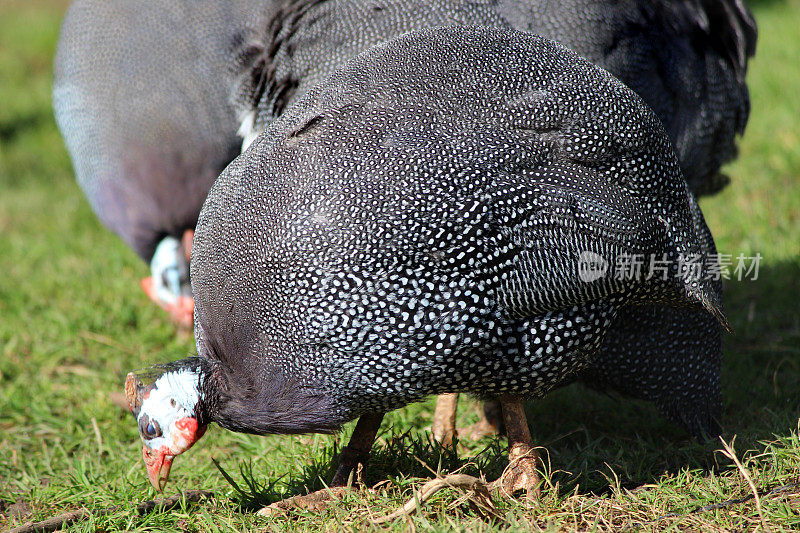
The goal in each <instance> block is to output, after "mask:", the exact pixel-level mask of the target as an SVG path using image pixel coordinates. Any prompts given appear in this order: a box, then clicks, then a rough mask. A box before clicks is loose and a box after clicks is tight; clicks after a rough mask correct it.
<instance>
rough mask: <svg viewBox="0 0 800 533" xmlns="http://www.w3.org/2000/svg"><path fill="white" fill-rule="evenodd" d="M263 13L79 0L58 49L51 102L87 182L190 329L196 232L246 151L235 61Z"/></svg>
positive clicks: (98, 208)
mask: <svg viewBox="0 0 800 533" xmlns="http://www.w3.org/2000/svg"><path fill="white" fill-rule="evenodd" d="M260 4H261V2H257V1H255V0H226V1H224V2H219V1H216V0H168V1H163V0H158V1H154V0H145V1H140V2H133V1H130V0H78V1H76V2H74V3H73V4H72V5H71V6H70V9H69V11H68V13H67V15H66V18H65V19H64V23H63V26H62V30H61V37H60V40H59V43H58V52H57V55H56V61H55V83H54V89H53V105H54V108H55V115H56V120H57V122H58V125H59V128H60V129H61V132H62V135H63V136H64V140H65V141H66V145H67V148H68V149H69V152H70V155H71V157H72V162H73V165H74V167H75V174H76V177H77V180H78V183H79V184H80V186H81V188H82V189H83V191H84V193H85V194H86V197H87V198H88V200H89V203H90V204H91V206H92V209H93V210H94V211H95V213H97V215H98V217H99V218H100V220H101V221H102V222H103V223H104V224H105V225H106V226H108V227H109V228H110V229H111V230H112V231H114V232H115V233H117V234H118V235H119V236H120V237H121V238H122V239H123V240H124V241H125V243H126V244H128V245H129V246H131V247H132V248H133V249H134V250H135V251H136V253H137V254H138V255H139V256H140V257H141V258H142V259H144V260H145V261H148V262H150V264H151V270H152V274H153V275H152V277H151V278H147V279H146V280H144V281H143V287H144V288H145V290H146V291H147V292H148V294H149V295H150V296H151V297H152V298H153V299H154V300H155V301H156V302H158V303H160V304H161V305H162V306H164V307H165V308H167V309H168V310H169V311H170V312H171V313H172V315H173V317H174V318H175V319H176V320H178V321H179V322H182V323H186V324H188V325H189V326H191V323H192V306H193V302H192V300H191V293H190V287H189V281H188V261H187V258H186V255H188V252H189V250H188V248H189V244H190V242H191V240H190V239H191V230H193V229H194V226H195V223H196V221H197V216H198V214H199V213H200V208H201V207H202V205H203V200H205V197H206V194H207V193H208V190H209V188H210V187H211V184H212V183H213V182H214V180H215V179H216V177H217V176H218V175H219V172H220V171H221V170H222V169H223V168H224V167H225V165H227V164H228V162H230V161H231V159H233V158H234V157H235V156H236V155H237V154H238V152H239V149H240V146H241V142H240V141H239V140H237V135H236V131H237V127H238V121H237V119H236V115H235V113H234V111H233V108H232V106H231V104H230V103H229V90H228V85H227V84H226V83H224V76H225V75H226V73H227V72H228V71H229V67H228V63H227V57H228V56H227V52H228V49H229V47H230V46H231V41H232V40H233V39H234V35H235V34H236V33H237V32H239V31H240V29H238V28H240V27H241V26H242V23H243V21H244V20H245V19H246V18H247V14H248V13H249V12H250V9H252V8H254V7H255V6H257V5H260ZM184 236H185V237H186V238H185V239H184ZM182 241H183V242H182Z"/></svg>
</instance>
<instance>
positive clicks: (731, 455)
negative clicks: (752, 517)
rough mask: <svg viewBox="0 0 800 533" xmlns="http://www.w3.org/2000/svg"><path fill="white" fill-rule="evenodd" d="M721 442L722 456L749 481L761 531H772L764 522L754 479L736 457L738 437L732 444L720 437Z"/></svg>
mask: <svg viewBox="0 0 800 533" xmlns="http://www.w3.org/2000/svg"><path fill="white" fill-rule="evenodd" d="M719 440H720V441H721V442H722V447H723V448H724V449H723V450H720V451H721V452H722V454H723V455H724V456H725V457H727V458H728V459H730V460H731V461H733V462H734V464H736V468H738V469H739V472H740V473H741V474H742V477H743V478H744V479H745V481H747V484H748V485H750V491H751V492H752V493H753V498H754V499H755V501H756V511H758V517H759V518H760V519H761V529H762V530H764V531H770V529H769V528H768V527H767V521H766V520H764V513H763V511H762V509H761V497H760V496H759V495H758V489H757V488H756V484H755V483H753V478H751V477H750V472H748V471H747V469H746V468H745V467H744V465H743V464H742V463H741V461H739V458H738V457H736V452H735V451H734V449H733V444H734V442H736V436H734V437H733V439H731V442H730V444H728V443H727V442H725V439H723V438H722V437H720V438H719Z"/></svg>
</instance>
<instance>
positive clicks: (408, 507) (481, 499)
mask: <svg viewBox="0 0 800 533" xmlns="http://www.w3.org/2000/svg"><path fill="white" fill-rule="evenodd" d="M446 488H457V489H462V490H467V491H469V492H470V494H469V501H470V502H471V503H474V504H475V505H476V507H477V509H476V510H478V509H479V510H480V511H483V513H485V514H487V515H489V516H492V517H493V518H497V517H499V516H500V515H499V513H498V512H497V510H496V509H495V506H494V503H493V502H492V498H491V496H490V495H489V488H488V487H487V485H486V483H485V482H484V481H483V480H480V479H478V478H476V477H474V476H470V475H467V474H451V475H449V476H445V477H442V478H436V479H432V480H431V481H428V482H427V483H425V484H424V485H422V487H421V488H420V489H419V490H417V491H415V492H414V496H413V497H412V498H411V499H410V500H408V502H407V503H406V504H405V505H403V506H402V507H400V508H399V509H397V510H396V511H394V512H392V513H389V514H388V515H386V516H382V517H380V518H376V519H375V520H372V523H373V524H383V523H386V522H389V521H392V520H394V519H396V518H400V517H401V516H405V515H409V514H411V513H413V512H414V511H415V510H417V508H418V507H420V506H421V505H422V504H423V503H425V502H426V501H428V500H429V499H431V498H432V497H433V495H434V494H436V493H437V492H439V491H440V490H442V489H446Z"/></svg>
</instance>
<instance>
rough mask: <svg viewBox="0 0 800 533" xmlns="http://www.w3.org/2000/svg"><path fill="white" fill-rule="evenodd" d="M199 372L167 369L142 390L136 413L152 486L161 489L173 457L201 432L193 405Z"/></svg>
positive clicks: (196, 392) (185, 448)
mask: <svg viewBox="0 0 800 533" xmlns="http://www.w3.org/2000/svg"><path fill="white" fill-rule="evenodd" d="M198 382H199V376H198V375H197V374H196V373H194V372H192V371H190V370H178V371H175V372H168V373H167V374H164V375H163V376H161V377H160V378H159V379H158V380H157V381H156V382H155V387H154V388H153V389H152V390H150V391H149V392H147V393H146V394H145V397H144V399H143V401H142V405H141V409H140V411H139V415H138V417H137V419H138V422H139V434H140V436H141V437H142V442H143V443H144V447H143V449H142V453H143V455H144V462H145V465H146V467H147V475H148V478H149V479H150V483H152V485H153V487H155V488H156V489H157V490H163V489H164V486H165V485H166V483H167V479H168V478H169V470H170V467H171V465H172V459H173V458H174V457H175V456H176V455H179V454H181V453H183V452H185V451H186V450H188V449H189V448H191V446H192V445H193V444H194V443H195V442H196V441H197V440H198V439H199V438H200V437H201V436H202V435H203V433H204V432H205V426H202V427H198V424H197V419H196V418H195V413H194V408H195V406H196V405H197V404H198V402H199V400H200V393H199V390H198Z"/></svg>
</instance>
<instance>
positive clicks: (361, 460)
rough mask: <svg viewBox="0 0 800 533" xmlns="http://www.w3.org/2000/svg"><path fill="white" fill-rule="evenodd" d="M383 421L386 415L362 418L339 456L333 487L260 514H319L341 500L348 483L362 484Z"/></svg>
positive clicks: (378, 414)
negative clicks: (314, 512) (312, 512)
mask: <svg viewBox="0 0 800 533" xmlns="http://www.w3.org/2000/svg"><path fill="white" fill-rule="evenodd" d="M382 420H383V413H368V414H365V415H362V416H361V418H359V419H358V422H357V423H356V427H355V429H354V430H353V435H352V436H351V437H350V442H348V443H347V446H345V447H344V448H342V451H341V453H340V454H339V466H338V468H337V469H336V474H334V476H333V480H332V481H331V484H330V487H329V488H326V489H322V490H318V491H316V492H312V493H311V494H306V495H304V496H293V497H291V498H287V499H285V500H281V501H279V502H275V503H273V504H270V505H268V506H266V507H264V508H263V509H261V510H260V511H258V514H259V515H260V516H272V515H274V514H276V513H282V512H284V511H287V510H289V509H306V510H310V511H319V510H321V509H324V508H325V507H327V506H328V504H329V503H330V502H331V501H332V500H334V499H338V498H340V497H341V495H342V494H344V492H345V491H347V490H349V489H350V487H349V486H348V482H350V480H351V479H352V484H357V483H359V482H360V481H361V479H360V478H361V472H362V471H363V469H364V468H365V467H366V465H367V462H368V461H369V451H370V449H371V448H372V443H374V442H375V436H376V435H377V434H378V429H379V428H380V426H381V421H382ZM351 475H352V478H351Z"/></svg>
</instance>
